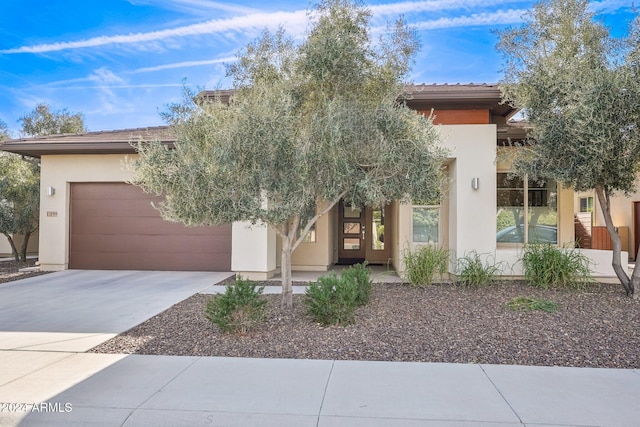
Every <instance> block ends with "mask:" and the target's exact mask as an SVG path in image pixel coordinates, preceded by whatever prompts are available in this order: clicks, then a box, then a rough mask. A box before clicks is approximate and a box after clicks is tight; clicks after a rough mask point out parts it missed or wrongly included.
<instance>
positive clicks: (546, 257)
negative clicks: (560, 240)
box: [522, 244, 591, 289]
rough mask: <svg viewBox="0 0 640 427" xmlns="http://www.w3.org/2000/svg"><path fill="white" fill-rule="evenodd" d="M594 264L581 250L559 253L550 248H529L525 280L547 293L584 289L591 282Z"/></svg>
mask: <svg viewBox="0 0 640 427" xmlns="http://www.w3.org/2000/svg"><path fill="white" fill-rule="evenodd" d="M590 264H591V261H590V260H589V258H587V257H586V256H585V255H583V254H582V253H581V252H580V251H579V250H578V249H575V248H564V249H559V248H557V247H555V246H552V245H550V244H530V245H526V246H525V247H524V252H523V255H522V266H523V268H524V278H525V280H526V281H527V282H528V283H529V284H531V285H533V286H536V287H539V288H543V289H548V288H551V287H565V288H574V289H584V288H585V287H586V286H587V284H588V283H589V282H591V269H590Z"/></svg>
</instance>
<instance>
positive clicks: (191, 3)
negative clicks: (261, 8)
mask: <svg viewBox="0 0 640 427" xmlns="http://www.w3.org/2000/svg"><path fill="white" fill-rule="evenodd" d="M129 3H131V4H134V5H138V4H149V5H153V6H159V7H163V8H165V9H173V10H179V11H182V12H188V13H197V12H202V11H206V10H221V11H223V12H232V13H244V14H250V13H256V12H258V10H257V9H254V8H250V7H246V6H239V5H235V4H231V3H221V2H217V1H210V0H130V1H129Z"/></svg>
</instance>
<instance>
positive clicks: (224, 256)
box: [69, 183, 231, 271]
mask: <svg viewBox="0 0 640 427" xmlns="http://www.w3.org/2000/svg"><path fill="white" fill-rule="evenodd" d="M158 200H159V199H158V198H157V197H155V196H152V195H149V194H145V193H144V192H143V191H142V190H141V189H140V188H138V187H136V186H133V185H130V184H125V183H73V184H71V217H70V242H69V268H81V269H100V270H190V271H199V270H200V271H230V270H231V226H230V225H225V226H220V227H185V226H183V225H182V224H179V223H173V222H169V221H164V220H163V219H162V218H161V217H160V215H159V213H158V211H157V210H156V209H155V208H153V206H151V202H153V201H156V202H157V201H158Z"/></svg>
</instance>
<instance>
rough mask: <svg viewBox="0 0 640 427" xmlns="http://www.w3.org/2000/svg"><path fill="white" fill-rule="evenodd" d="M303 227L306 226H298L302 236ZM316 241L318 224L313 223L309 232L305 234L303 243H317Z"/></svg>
mask: <svg viewBox="0 0 640 427" xmlns="http://www.w3.org/2000/svg"><path fill="white" fill-rule="evenodd" d="M303 228H304V227H302V226H300V227H298V237H300V234H301V233H302V229H303ZM315 242H316V225H315V224H313V225H312V226H311V228H310V229H309V232H308V233H307V235H306V236H304V239H302V243H315Z"/></svg>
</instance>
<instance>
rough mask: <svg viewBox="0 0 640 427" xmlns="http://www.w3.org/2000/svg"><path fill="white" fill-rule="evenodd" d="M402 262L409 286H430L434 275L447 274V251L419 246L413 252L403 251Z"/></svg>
mask: <svg viewBox="0 0 640 427" xmlns="http://www.w3.org/2000/svg"><path fill="white" fill-rule="evenodd" d="M403 261H404V265H405V270H406V273H407V278H408V279H409V283H410V284H411V286H425V285H431V284H432V283H433V277H434V276H435V274H436V273H438V274H441V275H442V274H444V273H446V272H447V265H448V263H449V251H447V250H446V249H443V248H437V247H434V246H421V247H419V248H418V249H417V250H416V251H413V252H412V251H411V250H409V249H405V251H404V253H403Z"/></svg>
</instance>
